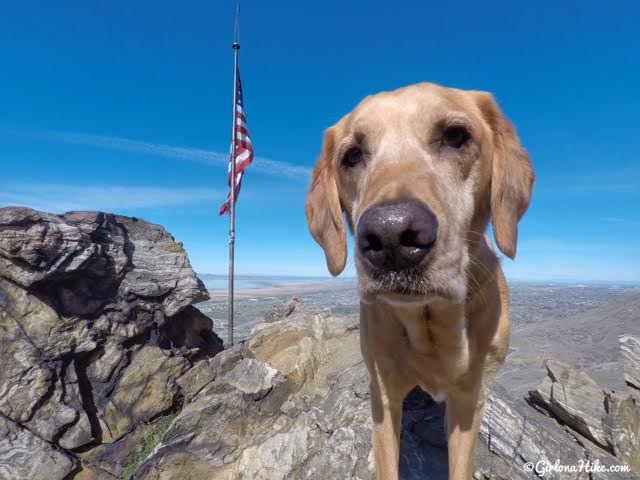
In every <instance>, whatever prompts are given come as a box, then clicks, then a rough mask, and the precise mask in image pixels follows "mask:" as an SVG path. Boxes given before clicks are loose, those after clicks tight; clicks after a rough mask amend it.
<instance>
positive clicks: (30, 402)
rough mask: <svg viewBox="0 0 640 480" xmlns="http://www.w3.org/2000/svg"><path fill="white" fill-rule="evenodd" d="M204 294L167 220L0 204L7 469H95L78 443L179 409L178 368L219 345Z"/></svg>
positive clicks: (1, 386) (110, 436) (0, 455)
mask: <svg viewBox="0 0 640 480" xmlns="http://www.w3.org/2000/svg"><path fill="white" fill-rule="evenodd" d="M207 298H208V295H207V293H206V291H205V290H204V287H203V285H202V284H201V282H200V281H199V280H198V278H197V277H196V275H195V274H194V272H193V270H192V269H191V266H190V264H189V261H188V259H187V255H186V252H185V251H184V249H183V248H182V245H181V244H180V243H179V242H177V241H175V239H174V238H173V237H171V235H170V234H169V233H167V232H166V231H165V230H164V229H163V228H162V227H160V226H157V225H153V224H150V223H147V222H144V221H141V220H138V219H135V218H128V217H121V216H115V215H110V214H105V213H100V212H71V213H67V214H64V215H51V214H47V213H42V212H37V211H34V210H31V209H27V208H0V365H2V368H1V369H0V420H1V421H2V425H3V426H2V427H1V428H2V429H3V434H2V435H1V436H0V442H3V443H1V444H0V445H1V446H0V478H2V479H3V480H5V479H18V478H19V479H23V478H48V479H51V480H56V479H61V478H65V477H67V475H69V474H70V472H72V473H71V476H73V472H76V473H78V474H80V473H82V472H84V473H83V475H85V476H84V477H83V478H91V477H90V476H89V477H87V475H86V472H88V471H90V470H91V468H92V465H91V464H90V461H88V460H86V459H87V458H91V456H90V455H85V459H84V460H82V461H79V457H78V452H77V450H78V449H80V450H81V451H82V452H83V453H86V452H87V451H90V450H91V449H93V448H97V447H99V446H100V445H103V444H110V443H113V442H118V441H119V440H121V439H123V438H124V437H126V436H127V435H129V434H130V433H131V432H133V431H134V430H135V429H136V428H138V427H139V426H140V425H143V424H145V423H147V422H149V421H152V420H153V419H154V418H156V417H157V416H159V415H162V414H164V413H165V412H168V411H171V410H175V409H176V408H179V406H180V403H181V402H182V397H183V395H182V393H181V387H180V384H179V382H178V380H179V378H180V377H181V376H182V375H183V374H184V373H185V372H186V371H188V369H189V368H190V367H191V365H192V363H193V362H194V361H199V360H202V359H206V358H209V357H211V356H213V355H215V354H216V353H217V352H218V351H220V350H221V349H222V343H221V341H220V340H219V338H217V337H216V336H215V334H214V333H213V332H212V323H211V320H210V319H209V318H207V317H205V316H204V315H202V314H201V313H200V312H199V311H198V310H197V309H196V308H194V307H193V306H192V305H193V304H194V303H196V302H198V301H201V300H204V299H207ZM65 449H66V452H65ZM102 460H104V459H102ZM103 463H104V461H103ZM54 464H55V465H54ZM102 466H104V465H102ZM121 467H122V465H114V466H113V468H112V469H111V471H113V472H116V475H117V474H118V469H119V468H121ZM30 468H33V469H36V470H33V471H31V470H29V469H30ZM39 468H42V469H44V470H43V471H46V472H47V473H46V475H40V474H39V473H37V472H40V470H37V469H39ZM101 468H102V467H101ZM102 470H105V469H104V468H102ZM105 471H109V469H106V470H105ZM68 478H71V477H68Z"/></svg>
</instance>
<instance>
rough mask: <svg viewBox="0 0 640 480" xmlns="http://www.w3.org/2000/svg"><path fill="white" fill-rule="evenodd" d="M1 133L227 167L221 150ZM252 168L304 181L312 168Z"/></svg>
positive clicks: (273, 164) (257, 162)
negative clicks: (213, 150)
mask: <svg viewBox="0 0 640 480" xmlns="http://www.w3.org/2000/svg"><path fill="white" fill-rule="evenodd" d="M0 134H4V135H11V136H14V137H24V138H31V139H36V140H45V141H52V142H61V143H70V144H75V145H87V146H90V147H97V148H105V149H109V150H118V151H121V152H130V153H141V154H144V155H152V156H158V157H165V158H173V159H177V160H185V161H189V162H196V163H204V164H208V165H221V166H226V165H227V162H228V159H229V155H228V154H227V153H222V152H212V151H209V150H203V149H200V148H189V147H175V146H172V145H165V144H162V143H152V142H143V141H140V140H131V139H129V138H122V137H111V136H106V135H92V134H87V133H75V132H57V131H52V130H36V129H25V130H22V129H10V128H0ZM251 169H252V170H255V171H258V172H261V173H264V174H267V175H275V176H279V177H288V178H293V179H300V180H307V179H308V178H309V176H310V175H311V169H310V168H308V167H302V166H299V165H293V164H291V163H287V162H280V161H278V160H271V159H269V158H263V157H256V158H255V159H254V162H253V164H252V166H251Z"/></svg>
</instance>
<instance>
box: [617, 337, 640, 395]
mask: <svg viewBox="0 0 640 480" xmlns="http://www.w3.org/2000/svg"><path fill="white" fill-rule="evenodd" d="M619 340H620V351H621V353H622V366H623V368H624V380H625V381H626V382H627V384H629V385H630V386H632V387H634V388H637V389H640V337H636V336H633V335H621V336H620V337H619Z"/></svg>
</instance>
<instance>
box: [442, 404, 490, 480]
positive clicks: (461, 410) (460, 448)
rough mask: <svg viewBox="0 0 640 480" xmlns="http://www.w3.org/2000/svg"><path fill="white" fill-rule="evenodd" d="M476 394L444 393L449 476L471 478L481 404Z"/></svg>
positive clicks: (456, 479)
mask: <svg viewBox="0 0 640 480" xmlns="http://www.w3.org/2000/svg"><path fill="white" fill-rule="evenodd" d="M483 398H484V397H483V396H482V395H479V394H466V393H455V394H449V396H448V397H447V407H446V419H447V438H448V443H449V480H470V479H471V474H472V468H473V459H474V456H475V445H476V438H477V437H478V430H480V422H481V421H482V412H483V407H484V401H483Z"/></svg>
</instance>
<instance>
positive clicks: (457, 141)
mask: <svg viewBox="0 0 640 480" xmlns="http://www.w3.org/2000/svg"><path fill="white" fill-rule="evenodd" d="M470 138H471V135H470V134H469V131H468V130H467V129H466V128H464V127H449V128H447V129H446V130H445V131H444V133H443V134H442V143H443V144H445V145H447V146H448V147H452V148H460V147H462V146H463V145H464V144H465V143H467V142H468V141H469V139H470Z"/></svg>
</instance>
